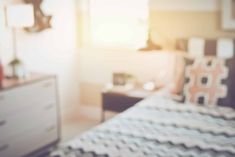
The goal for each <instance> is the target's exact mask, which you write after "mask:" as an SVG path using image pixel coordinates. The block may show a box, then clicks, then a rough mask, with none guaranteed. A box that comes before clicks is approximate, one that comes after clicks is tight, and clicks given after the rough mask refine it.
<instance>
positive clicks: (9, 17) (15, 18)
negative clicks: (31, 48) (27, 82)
mask: <svg viewBox="0 0 235 157" xmlns="http://www.w3.org/2000/svg"><path fill="white" fill-rule="evenodd" d="M33 24H34V13H33V6H32V5H29V4H27V5H26V4H24V5H23V4H18V5H11V6H8V7H6V26H7V27H10V28H12V40H13V55H14V56H13V60H12V61H11V62H10V63H9V65H10V67H11V68H12V77H17V78H19V77H25V75H26V70H25V67H24V64H23V63H22V61H21V60H20V59H19V58H18V57H19V56H17V55H18V54H17V39H16V29H17V28H24V27H30V26H33Z"/></svg>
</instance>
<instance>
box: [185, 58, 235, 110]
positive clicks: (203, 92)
mask: <svg viewBox="0 0 235 157" xmlns="http://www.w3.org/2000/svg"><path fill="white" fill-rule="evenodd" d="M233 60H234V59H229V60H225V59H219V58H215V57H204V58H200V59H194V60H186V67H185V79H184V80H185V83H184V89H183V97H184V102H189V103H193V104H199V105H222V106H231V105H232V103H234V100H235V99H234V90H235V88H234V87H235V86H234V83H233V82H234V81H233V80H234V78H235V77H234V72H233V71H234V70H235V69H234V61H233Z"/></svg>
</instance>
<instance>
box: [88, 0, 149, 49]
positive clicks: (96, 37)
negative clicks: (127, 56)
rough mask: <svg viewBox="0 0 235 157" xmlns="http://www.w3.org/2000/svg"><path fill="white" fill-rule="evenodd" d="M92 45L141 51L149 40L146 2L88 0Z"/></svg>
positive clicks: (144, 0) (135, 0)
mask: <svg viewBox="0 0 235 157" xmlns="http://www.w3.org/2000/svg"><path fill="white" fill-rule="evenodd" d="M89 10H90V11H89V12H90V38H91V39H90V40H91V42H92V45H93V46H98V47H112V48H113V47H121V48H140V47H143V46H145V44H146V41H147V37H148V13H149V10H148V0H90V4H89Z"/></svg>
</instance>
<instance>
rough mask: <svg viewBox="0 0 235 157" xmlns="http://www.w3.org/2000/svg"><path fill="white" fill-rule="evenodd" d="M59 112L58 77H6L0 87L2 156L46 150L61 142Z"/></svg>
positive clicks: (19, 155)
mask: <svg viewBox="0 0 235 157" xmlns="http://www.w3.org/2000/svg"><path fill="white" fill-rule="evenodd" d="M58 113H59V112H58V101H57V87H56V77H55V76H47V75H38V74H33V75H31V76H30V77H29V78H27V79H23V80H19V79H13V78H11V79H5V80H4V81H3V85H2V88H1V89H0V156H1V157H22V156H34V155H35V154H38V155H39V154H44V153H46V152H47V151H48V149H49V148H51V147H52V146H54V145H55V144H57V143H58V141H59V137H60V129H59V126H60V125H59V116H58ZM35 156H36V155H35Z"/></svg>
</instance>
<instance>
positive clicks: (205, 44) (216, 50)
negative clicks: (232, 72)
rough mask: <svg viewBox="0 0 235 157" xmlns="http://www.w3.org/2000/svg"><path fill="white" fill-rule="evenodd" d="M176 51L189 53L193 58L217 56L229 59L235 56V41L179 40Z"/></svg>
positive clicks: (226, 39)
mask: <svg viewBox="0 0 235 157" xmlns="http://www.w3.org/2000/svg"><path fill="white" fill-rule="evenodd" d="M176 49H177V50H180V51H185V52H187V54H189V55H190V56H191V57H204V56H216V57H219V58H225V59H227V58H232V57H234V56H235V39H232V38H231V39H229V38H218V39H205V38H198V37H192V38H189V39H178V40H176Z"/></svg>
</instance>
